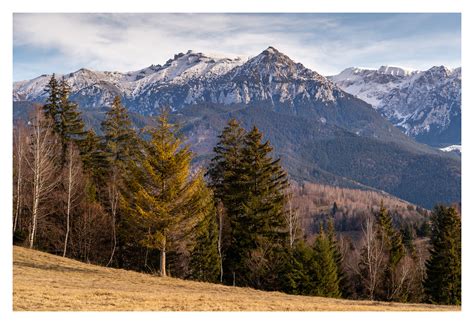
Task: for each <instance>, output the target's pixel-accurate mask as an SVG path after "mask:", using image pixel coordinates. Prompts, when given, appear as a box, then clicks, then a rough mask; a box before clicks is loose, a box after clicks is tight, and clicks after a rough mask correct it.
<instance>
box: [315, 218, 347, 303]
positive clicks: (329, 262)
mask: <svg viewBox="0 0 474 324" xmlns="http://www.w3.org/2000/svg"><path fill="white" fill-rule="evenodd" d="M314 263H315V273H314V278H315V280H314V281H315V283H316V285H315V289H314V293H315V294H316V295H318V296H325V297H333V298H338V297H341V292H340V289H339V276H338V267H337V262H336V260H335V255H334V251H333V250H332V248H331V241H330V239H329V238H328V236H327V234H326V233H325V232H324V231H323V227H322V225H321V226H320V230H319V234H318V236H317V237H316V241H315V242H314Z"/></svg>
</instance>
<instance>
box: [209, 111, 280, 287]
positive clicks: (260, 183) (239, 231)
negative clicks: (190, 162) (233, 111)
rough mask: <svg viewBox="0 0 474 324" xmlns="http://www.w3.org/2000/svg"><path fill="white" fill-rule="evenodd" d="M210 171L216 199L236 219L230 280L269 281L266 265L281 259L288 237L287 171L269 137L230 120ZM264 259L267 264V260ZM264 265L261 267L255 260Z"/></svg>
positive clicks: (228, 265)
mask: <svg viewBox="0 0 474 324" xmlns="http://www.w3.org/2000/svg"><path fill="white" fill-rule="evenodd" d="M214 152H215V157H214V158H213V160H212V162H211V166H210V169H209V172H208V175H209V177H210V179H211V185H212V188H213V189H214V192H215V196H216V198H217V199H218V200H219V201H221V202H222V203H223V205H224V208H225V211H226V215H227V217H228V219H229V221H230V228H231V233H230V242H229V244H228V245H227V249H226V251H225V255H226V257H225V263H224V268H225V269H226V270H227V276H226V281H227V282H233V283H235V282H236V283H237V284H239V285H242V284H250V285H259V286H261V285H264V281H265V280H264V277H266V276H268V274H265V271H264V270H263V269H265V268H266V269H269V268H270V267H267V266H265V264H267V265H269V264H270V263H271V261H270V257H275V258H277V257H278V256H277V255H278V253H276V250H278V249H280V250H281V249H282V247H283V245H284V244H285V242H286V241H287V240H286V239H287V236H288V233H287V228H286V226H285V217H284V212H285V194H284V193H285V190H286V188H287V186H288V180H287V176H286V173H285V172H284V170H283V169H282V168H281V166H280V161H279V160H276V159H273V158H272V157H271V152H272V147H271V146H270V143H269V142H262V134H261V133H260V132H259V131H258V129H257V128H256V127H254V128H253V129H252V130H251V131H250V132H248V133H245V131H244V130H243V129H242V128H241V127H240V125H239V123H238V122H237V121H236V120H231V121H229V123H228V125H227V127H226V128H224V130H223V132H222V134H221V135H220V136H219V142H218V144H217V146H216V147H215V148H214ZM262 262H263V263H262ZM257 264H258V265H259V268H258V269H257V268H256V267H255V265H257Z"/></svg>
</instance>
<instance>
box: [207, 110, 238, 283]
mask: <svg viewBox="0 0 474 324" xmlns="http://www.w3.org/2000/svg"><path fill="white" fill-rule="evenodd" d="M244 136H245V130H244V129H243V128H242V127H241V126H240V124H239V122H238V121H237V120H236V119H231V120H229V122H228V123H227V125H226V127H225V128H224V129H223V130H222V133H221V134H220V135H219V136H218V138H219V141H218V143H217V145H216V146H215V147H214V154H215V155H214V157H213V158H212V160H211V163H210V166H209V168H208V172H207V176H208V177H209V179H210V186H211V187H212V189H213V191H214V197H215V199H216V201H217V204H219V203H221V204H222V205H223V206H224V210H225V212H224V215H223V216H225V217H222V220H223V221H227V222H229V223H230V230H229V231H230V233H228V235H222V237H223V238H224V237H225V238H226V239H225V240H224V241H223V242H221V246H222V252H223V253H222V254H223V255H224V258H223V268H224V278H223V279H224V281H225V282H227V283H232V282H234V277H235V271H236V268H237V266H238V264H239V263H240V257H239V251H238V250H237V249H236V247H235V243H236V242H238V238H237V237H236V229H237V225H238V224H237V223H236V220H237V215H239V214H241V210H242V201H243V200H244V194H245V190H244V188H243V187H242V181H241V180H240V177H241V173H240V169H239V168H240V165H241V163H242V159H243V141H244Z"/></svg>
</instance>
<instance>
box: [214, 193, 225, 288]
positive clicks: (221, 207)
mask: <svg viewBox="0 0 474 324" xmlns="http://www.w3.org/2000/svg"><path fill="white" fill-rule="evenodd" d="M216 210H217V216H218V218H219V237H218V241H217V251H218V252H219V261H220V282H222V280H223V276H224V266H223V256H222V229H223V227H224V205H223V204H222V202H219V204H218V205H217V208H216Z"/></svg>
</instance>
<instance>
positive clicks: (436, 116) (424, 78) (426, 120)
mask: <svg viewBox="0 0 474 324" xmlns="http://www.w3.org/2000/svg"><path fill="white" fill-rule="evenodd" d="M329 78H330V79H331V80H332V81H333V82H335V83H336V84H337V85H338V86H340V87H341V88H342V89H343V90H344V91H347V92H349V93H351V94H353V95H355V96H357V97H359V98H360V99H362V100H364V101H366V102H368V103H370V104H371V105H372V106H373V107H374V108H375V109H377V110H379V111H380V113H381V114H382V115H384V116H385V117H386V118H387V119H389V120H390V121H391V122H392V123H393V124H394V125H396V126H398V127H400V128H402V129H403V130H404V131H405V133H406V134H408V135H410V136H413V137H415V138H418V139H419V140H421V141H423V142H425V143H428V144H433V145H444V144H459V143H460V140H461V137H460V136H461V133H460V126H461V125H460V120H461V119H460V117H461V108H460V107H461V68H456V69H449V68H447V67H445V66H443V65H441V66H433V67H432V68H430V69H428V70H426V71H418V70H410V69H404V68H398V67H390V66H382V67H380V68H379V69H378V70H372V69H360V68H348V69H345V70H343V71H342V72H341V73H339V74H338V75H335V76H331V77H329ZM435 134H436V135H435ZM435 138H436V140H435ZM438 140H441V142H439V143H438V142H437V141H438Z"/></svg>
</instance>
